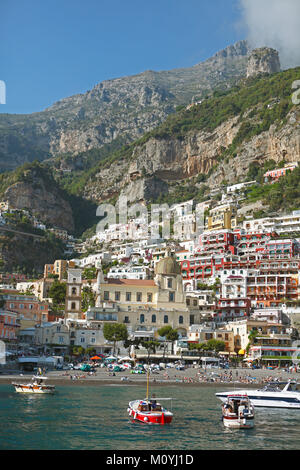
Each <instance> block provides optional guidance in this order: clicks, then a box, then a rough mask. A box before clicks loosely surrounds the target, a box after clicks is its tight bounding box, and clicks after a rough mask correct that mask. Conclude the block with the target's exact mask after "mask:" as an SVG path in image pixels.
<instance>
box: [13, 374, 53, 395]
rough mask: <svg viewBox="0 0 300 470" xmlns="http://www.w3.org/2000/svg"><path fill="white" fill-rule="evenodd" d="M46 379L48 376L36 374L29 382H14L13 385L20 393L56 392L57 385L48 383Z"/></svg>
mask: <svg viewBox="0 0 300 470" xmlns="http://www.w3.org/2000/svg"><path fill="white" fill-rule="evenodd" d="M45 380H47V377H41V376H39V375H34V376H33V377H32V379H31V382H29V383H27V384H22V383H15V382H12V385H14V387H15V390H16V392H18V393H54V392H55V385H46V384H45Z"/></svg>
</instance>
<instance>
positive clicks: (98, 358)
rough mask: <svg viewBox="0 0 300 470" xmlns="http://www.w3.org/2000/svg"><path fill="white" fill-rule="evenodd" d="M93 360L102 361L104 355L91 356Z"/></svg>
mask: <svg viewBox="0 0 300 470" xmlns="http://www.w3.org/2000/svg"><path fill="white" fill-rule="evenodd" d="M90 359H91V361H102V357H99V356H93V357H90Z"/></svg>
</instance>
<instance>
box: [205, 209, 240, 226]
mask: <svg viewBox="0 0 300 470" xmlns="http://www.w3.org/2000/svg"><path fill="white" fill-rule="evenodd" d="M236 211H237V208H236V206H235V205H234V204H231V203H225V204H220V205H218V206H216V207H215V208H213V209H211V210H210V215H209V217H208V220H207V225H206V229H207V230H224V229H228V230H231V229H233V228H235V227H236V226H237V219H236Z"/></svg>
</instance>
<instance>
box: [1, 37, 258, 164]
mask: <svg viewBox="0 0 300 470" xmlns="http://www.w3.org/2000/svg"><path fill="white" fill-rule="evenodd" d="M249 53H250V47H249V45H248V44H247V42H246V41H240V42H238V43H237V44H235V45H233V46H229V47H228V48H226V49H224V50H223V51H220V52H218V53H217V54H216V55H215V56H213V57H212V58H210V59H208V60H207V61H205V62H203V63H200V64H197V65H195V66H194V67H190V68H185V69H175V70H170V71H163V72H154V71H146V72H144V73H141V74H139V75H135V76H130V77H122V78H117V79H114V80H106V81H104V82H102V83H99V84H97V85H96V86H95V87H94V88H93V89H92V90H90V91H88V92H86V93H84V94H78V95H75V96H71V97H69V98H66V99H63V100H60V101H58V102H57V103H55V104H54V105H53V106H51V107H49V108H48V109H46V110H45V111H43V112H39V113H34V114H31V115H0V171H4V170H9V169H13V168H16V167H17V166H19V165H21V164H23V163H25V162H28V161H33V160H35V159H37V160H39V161H42V160H45V159H49V158H52V157H56V156H57V155H62V154H66V153H68V154H72V155H73V156H75V157H76V155H77V154H78V153H80V152H86V151H88V150H91V149H98V148H101V147H102V146H103V145H105V144H109V143H111V142H113V141H114V140H115V139H118V137H120V136H122V138H123V139H127V141H128V142H129V141H132V140H134V139H137V138H139V137H141V136H142V135H143V134H144V133H145V132H147V131H149V130H152V129H153V128H154V127H156V126H157V125H158V124H159V123H160V122H162V121H163V120H164V119H165V118H166V117H167V116H168V115H169V114H170V113H172V112H173V111H174V110H175V108H176V106H178V105H182V104H184V105H185V104H187V103H189V102H190V101H191V100H192V99H193V97H195V96H196V97H201V96H202V94H203V93H206V92H209V91H211V90H212V89H214V88H215V87H217V86H223V87H225V88H226V87H227V86H229V84H230V83H231V82H232V81H234V80H236V79H238V78H240V77H241V76H243V75H245V71H246V64H247V56H248V54H249ZM62 166H63V167H64V168H66V167H67V164H66V162H65V161H62Z"/></svg>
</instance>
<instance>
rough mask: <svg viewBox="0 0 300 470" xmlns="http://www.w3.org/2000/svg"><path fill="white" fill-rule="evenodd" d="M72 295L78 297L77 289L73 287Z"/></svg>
mask: <svg viewBox="0 0 300 470" xmlns="http://www.w3.org/2000/svg"><path fill="white" fill-rule="evenodd" d="M72 295H76V287H72Z"/></svg>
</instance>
